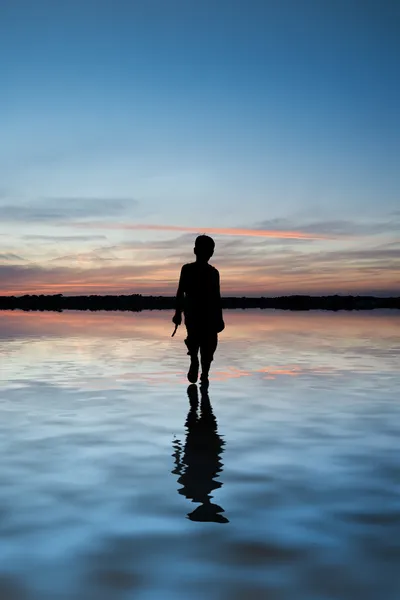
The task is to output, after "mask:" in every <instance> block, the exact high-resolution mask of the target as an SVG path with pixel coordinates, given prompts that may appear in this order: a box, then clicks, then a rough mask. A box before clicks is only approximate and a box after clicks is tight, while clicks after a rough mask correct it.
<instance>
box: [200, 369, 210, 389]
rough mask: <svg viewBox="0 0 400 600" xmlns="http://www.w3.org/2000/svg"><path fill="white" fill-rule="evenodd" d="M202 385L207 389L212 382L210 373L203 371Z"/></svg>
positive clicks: (201, 376)
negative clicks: (209, 377) (209, 376)
mask: <svg viewBox="0 0 400 600" xmlns="http://www.w3.org/2000/svg"><path fill="white" fill-rule="evenodd" d="M200 381H201V387H202V388H205V389H207V388H208V386H209V384H210V382H209V379H208V373H202V374H201V375H200Z"/></svg>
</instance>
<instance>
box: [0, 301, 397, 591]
mask: <svg viewBox="0 0 400 600" xmlns="http://www.w3.org/2000/svg"><path fill="white" fill-rule="evenodd" d="M170 318H171V314H169V313H167V312H159V313H156V312H154V313H150V312H149V313H145V312H144V313H139V314H127V313H96V314H91V313H62V314H52V313H19V312H13V313H7V312H3V313H0V361H1V362H0V451H1V456H2V462H1V465H0V598H1V600H14V599H15V600H33V599H34V600H36V599H38V600H39V599H40V600H47V599H49V600H50V599H51V600H56V599H58V598H60V599H65V600H80V599H82V600H83V599H85V600H92V599H93V600H103V599H109V598H112V599H116V600H126V599H131V598H134V599H139V600H142V599H143V600H147V599H152V598H161V599H163V600H169V599H171V600H172V599H173V600H180V599H185V600H186V599H188V598H190V599H192V598H193V599H203V598H207V599H208V598H209V599H211V600H213V599H218V600H220V599H222V600H225V599H233V600H239V599H256V600H258V599H268V600H275V599H289V600H291V599H293V600H331V599H338V600H339V599H340V600H342V599H343V600H347V599H349V600H350V599H351V600H354V599H358V598H360V599H363V600H370V599H371V600H375V599H379V600H381V599H382V600H398V598H400V570H399V565H400V457H399V439H400V403H399V399H398V390H399V387H400V386H399V384H400V369H399V367H400V359H399V350H400V336H399V333H400V327H399V325H400V316H399V315H398V314H397V313H395V312H392V313H385V314H384V313H378V312H374V313H336V314H333V313H318V312H312V313H311V312H310V313H288V312H279V311H277V312H273V311H271V312H269V311H254V312H253V311H244V312H234V311H232V312H227V313H226V319H225V320H226V323H227V328H226V330H225V332H223V334H222V335H221V336H220V345H219V348H218V350H217V355H216V360H215V363H214V365H213V370H212V379H211V384H210V388H209V393H208V395H207V394H201V393H200V390H198V392H197V397H196V391H194V390H193V389H192V390H191V393H190V398H189V396H188V393H187V381H186V379H185V377H186V363H187V356H186V354H185V350H184V346H183V343H182V342H183V337H184V336H183V331H181V330H180V331H178V333H177V335H176V337H175V338H173V339H171V337H170V335H171V332H172V326H171V323H170ZM196 403H197V404H198V405H197V406H196Z"/></svg>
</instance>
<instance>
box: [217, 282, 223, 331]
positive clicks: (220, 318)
mask: <svg viewBox="0 0 400 600" xmlns="http://www.w3.org/2000/svg"><path fill="white" fill-rule="evenodd" d="M217 303H218V304H217V309H218V317H217V332H218V333H220V332H221V331H223V330H224V329H225V323H224V319H223V316H222V300H221V286H220V278H219V271H217Z"/></svg>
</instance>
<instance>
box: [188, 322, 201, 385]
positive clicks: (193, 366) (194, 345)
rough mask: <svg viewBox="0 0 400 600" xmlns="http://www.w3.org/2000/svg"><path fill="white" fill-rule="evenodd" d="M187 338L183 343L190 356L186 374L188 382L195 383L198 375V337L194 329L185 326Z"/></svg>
mask: <svg viewBox="0 0 400 600" xmlns="http://www.w3.org/2000/svg"><path fill="white" fill-rule="evenodd" d="M186 329H187V338H186V339H185V344H186V347H187V349H188V354H189V356H190V367H189V371H188V374H187V377H188V380H189V381H190V383H196V381H197V378H198V376H199V356H198V355H199V348H200V337H199V334H198V332H196V330H194V329H192V328H189V327H186Z"/></svg>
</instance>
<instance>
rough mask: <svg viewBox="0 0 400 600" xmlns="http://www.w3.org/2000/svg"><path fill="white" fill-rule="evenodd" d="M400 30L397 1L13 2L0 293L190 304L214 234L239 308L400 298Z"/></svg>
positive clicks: (8, 17)
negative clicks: (191, 272) (277, 297)
mask: <svg viewBox="0 0 400 600" xmlns="http://www.w3.org/2000/svg"><path fill="white" fill-rule="evenodd" d="M399 34H400V5H399V3H398V2H394V1H389V0H383V1H382V0H381V1H379V2H378V1H377V0H376V1H370V0H363V1H355V0H346V1H341V0H313V1H311V0H310V1H308V0H297V1H294V0H293V1H288V0H279V1H277V0H276V1H270V0H264V1H254V0H253V1H252V0H249V1H246V2H245V1H244V0H240V1H234V0H232V1H230V2H226V1H225V0H217V1H214V2H208V1H202V2H194V1H191V0H186V1H183V0H162V1H161V0H146V1H140V0H138V1H122V0H114V1H111V0H97V1H89V0H80V1H79V2H77V1H74V0H70V1H69V2H54V1H44V0H36V1H35V2H32V1H22V0H0V72H1V81H2V93H1V95H0V132H1V144H0V214H1V215H2V218H0V281H1V283H0V291H1V290H2V291H3V293H24V292H28V291H29V292H32V293H33V292H35V291H36V292H51V291H63V292H65V293H75V292H81V291H88V292H90V293H96V292H98V293H101V292H107V291H113V292H118V293H119V292H121V293H122V292H125V293H132V292H135V291H141V292H143V293H173V292H174V288H175V286H176V278H177V276H178V272H179V267H180V264H181V263H182V262H187V261H189V260H191V257H192V246H193V240H194V238H195V235H196V233H195V232H196V230H198V231H199V232H202V231H207V230H208V229H209V228H212V231H213V232H216V234H215V238H216V241H217V250H216V254H215V257H214V260H213V262H214V264H215V265H216V266H218V267H220V270H221V280H222V287H223V292H225V293H240V295H242V294H244V293H249V294H259V293H262V294H263V295H268V294H275V293H298V292H307V293H325V292H332V293H335V292H337V293H360V292H374V293H384V294H386V293H393V292H396V293H399V292H400V275H399V271H400V269H399V266H400V260H399V257H400V243H399V240H400V236H399V231H400V212H399V211H400V202H399V187H400V186H399V179H400V176H399V168H398V163H399V155H400V153H399V140H400V117H399V109H398V107H399V106H400V84H399V78H398V73H399V62H400V61H399V56H400V42H399V40H400V35H399ZM243 230H244V231H243ZM260 231H261V232H264V233H265V234H263V235H262V236H261V237H260ZM254 232H255V233H254ZM282 232H283V233H282ZM285 232H286V233H285ZM282 236H284V237H282Z"/></svg>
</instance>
